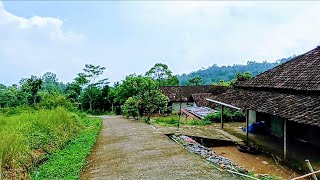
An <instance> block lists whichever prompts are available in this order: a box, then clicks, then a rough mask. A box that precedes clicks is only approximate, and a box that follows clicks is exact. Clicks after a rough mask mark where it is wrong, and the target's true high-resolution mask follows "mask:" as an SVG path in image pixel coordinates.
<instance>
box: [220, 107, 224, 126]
mask: <svg viewBox="0 0 320 180" xmlns="http://www.w3.org/2000/svg"><path fill="white" fill-rule="evenodd" d="M223 108H224V106H223V105H221V129H223Z"/></svg>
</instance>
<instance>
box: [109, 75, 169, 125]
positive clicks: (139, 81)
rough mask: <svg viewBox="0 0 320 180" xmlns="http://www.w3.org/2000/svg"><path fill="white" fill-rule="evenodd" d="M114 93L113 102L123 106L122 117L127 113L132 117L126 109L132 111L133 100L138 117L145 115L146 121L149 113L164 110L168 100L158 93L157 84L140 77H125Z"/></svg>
mask: <svg viewBox="0 0 320 180" xmlns="http://www.w3.org/2000/svg"><path fill="white" fill-rule="evenodd" d="M114 91H115V92H116V93H115V94H116V95H115V96H116V98H115V101H116V102H118V103H119V104H125V105H124V107H123V109H122V110H123V114H124V115H127V114H128V113H129V115H131V116H132V114H130V112H131V111H128V108H129V107H130V109H132V107H133V102H132V101H133V100H134V101H135V103H134V104H135V106H136V107H135V108H136V109H137V110H138V112H139V114H140V116H143V115H145V116H147V118H148V119H150V115H151V113H154V112H155V111H164V110H166V107H167V104H168V98H167V97H166V96H165V95H163V94H162V93H161V92H160V90H159V84H158V83H157V82H155V81H154V80H153V79H152V78H150V77H146V76H142V75H135V74H132V75H129V76H127V77H126V78H125V80H123V82H122V83H121V84H119V85H118V86H117V87H116V88H115V90H114ZM129 99H130V100H129ZM134 112H135V111H134Z"/></svg>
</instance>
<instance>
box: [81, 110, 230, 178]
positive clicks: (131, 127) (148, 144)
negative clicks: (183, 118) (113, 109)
mask: <svg viewBox="0 0 320 180" xmlns="http://www.w3.org/2000/svg"><path fill="white" fill-rule="evenodd" d="M87 160H88V166H87V167H86V169H85V170H84V172H83V173H82V174H81V179H219V180H220V179H234V177H232V176H231V175H230V174H225V173H222V172H220V171H218V170H216V169H215V168H213V167H212V166H211V165H209V164H208V163H207V162H206V161H205V160H203V159H201V158H200V157H198V156H196V155H194V154H191V153H189V152H188V151H186V150H185V149H183V147H181V146H180V145H178V144H176V143H175V142H174V141H172V140H170V139H169V138H168V137H167V136H165V135H164V132H161V131H159V129H157V128H155V127H154V126H152V125H147V124H144V123H140V122H137V121H132V120H127V119H124V118H122V117H119V116H104V117H103V127H102V129H101V132H100V134H99V137H98V140H97V143H96V145H95V146H94V148H93V150H92V153H91V154H90V156H89V157H88V159H87Z"/></svg>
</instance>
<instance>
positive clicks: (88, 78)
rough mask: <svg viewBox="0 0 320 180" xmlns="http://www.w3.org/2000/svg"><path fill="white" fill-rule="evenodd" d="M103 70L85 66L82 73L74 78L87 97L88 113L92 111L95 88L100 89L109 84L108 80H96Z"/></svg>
mask: <svg viewBox="0 0 320 180" xmlns="http://www.w3.org/2000/svg"><path fill="white" fill-rule="evenodd" d="M105 69H106V68H105V67H101V66H95V65H92V64H86V65H85V68H84V69H83V71H84V73H79V74H78V77H76V78H75V82H76V83H77V84H78V85H79V86H80V87H82V88H84V91H85V94H86V95H87V96H88V99H89V105H90V107H89V110H90V111H92V110H93V101H94V97H96V96H97V94H96V93H97V88H101V87H103V86H105V85H107V84H108V83H109V82H108V78H105V79H101V80H98V78H99V77H100V76H101V75H102V74H103V72H104V70H105Z"/></svg>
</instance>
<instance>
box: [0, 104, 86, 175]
mask: <svg viewBox="0 0 320 180" xmlns="http://www.w3.org/2000/svg"><path fill="white" fill-rule="evenodd" d="M0 124H1V128H0V155H1V156H0V165H1V169H0V173H1V177H2V178H5V179H6V178H12V177H21V178H25V177H28V170H29V168H31V167H32V166H34V165H36V164H37V163H40V162H41V161H43V160H45V159H43V158H44V156H43V155H46V154H51V153H52V152H54V151H56V150H58V149H61V148H63V147H64V146H65V145H67V144H68V142H70V141H71V140H72V139H74V138H75V137H76V136H77V135H78V133H79V131H80V130H81V129H82V128H83V127H84V125H83V122H82V121H81V118H80V117H79V116H78V115H76V114H74V113H70V112H68V111H66V110H64V109H63V108H57V109H52V110H35V111H26V110H23V112H21V113H18V114H15V115H5V114H2V115H0Z"/></svg>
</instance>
